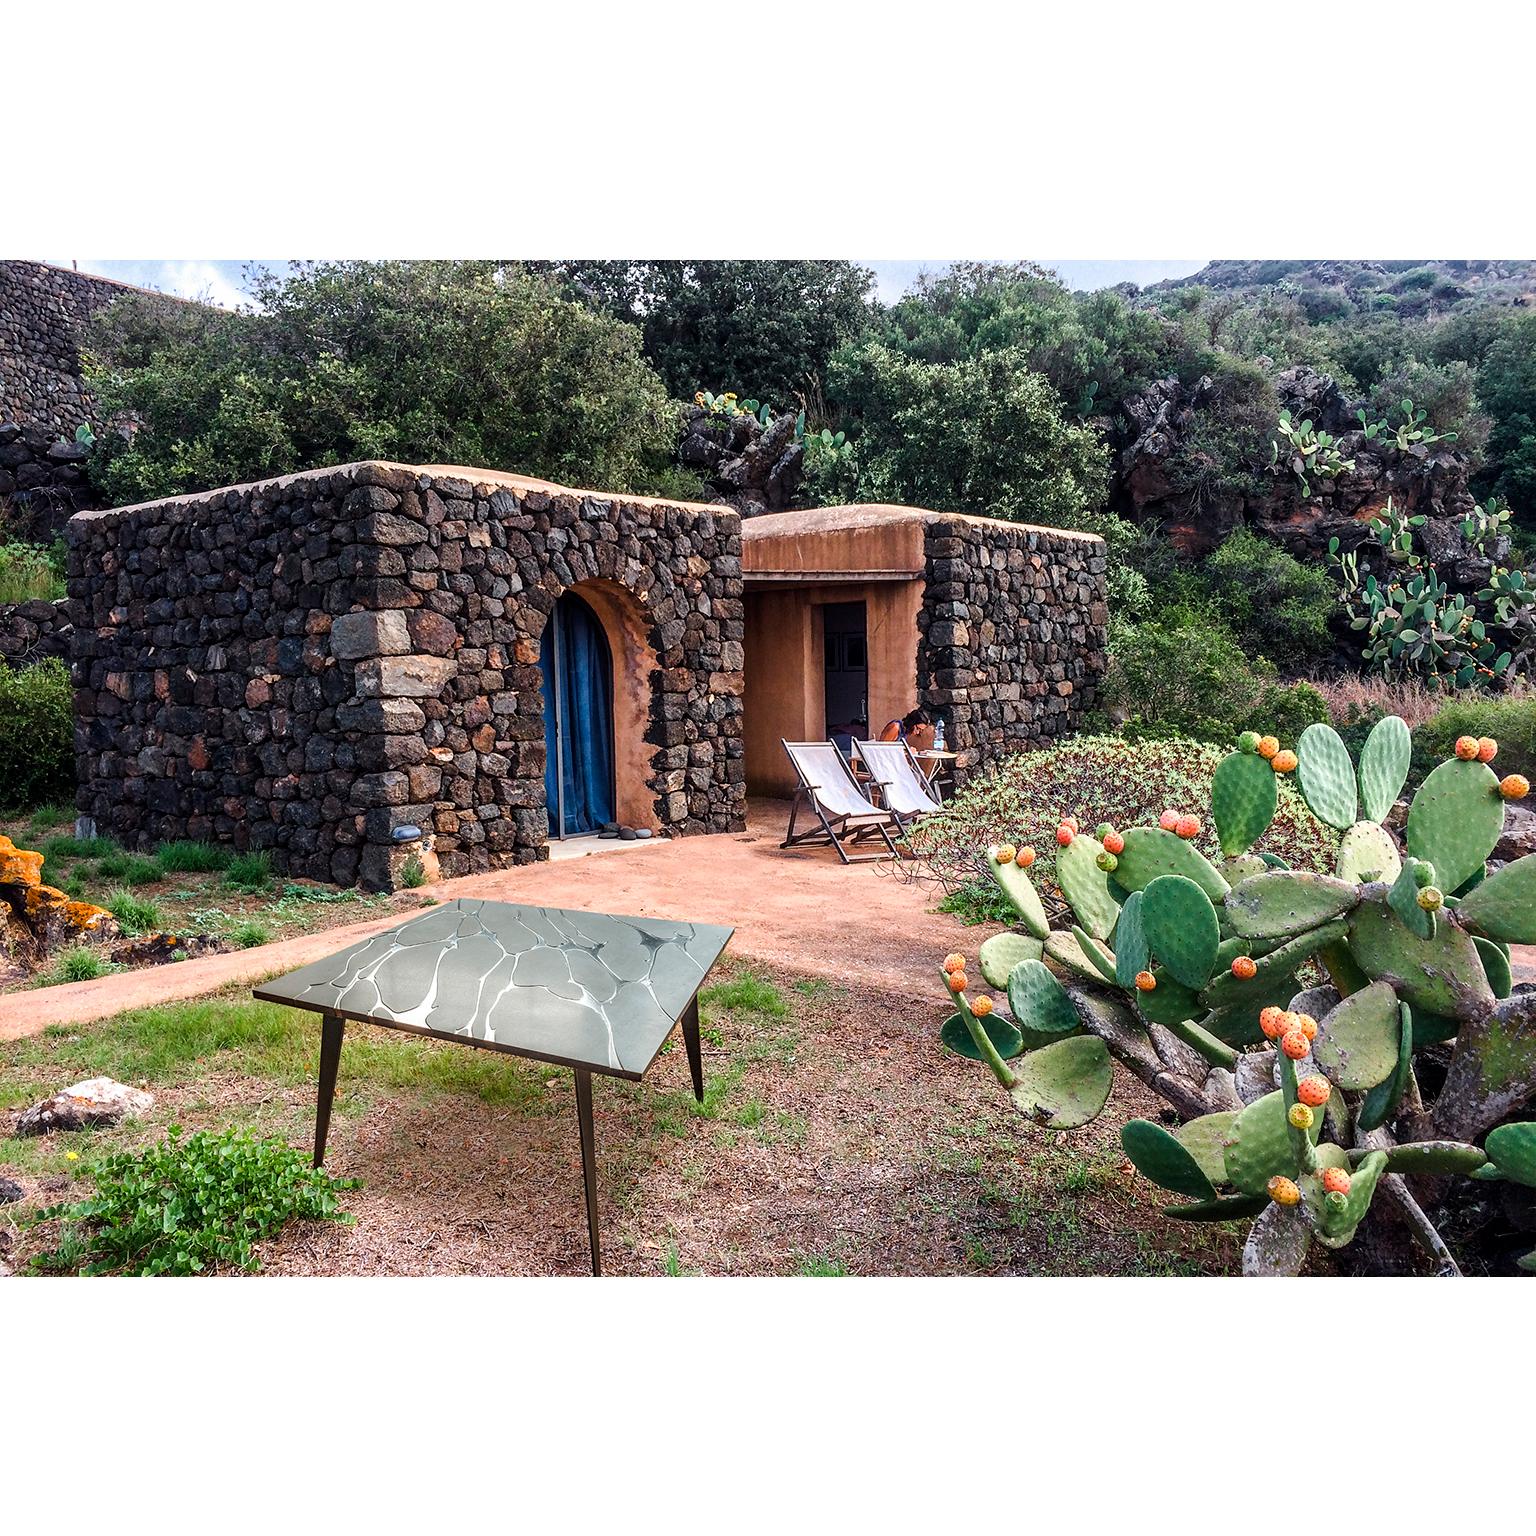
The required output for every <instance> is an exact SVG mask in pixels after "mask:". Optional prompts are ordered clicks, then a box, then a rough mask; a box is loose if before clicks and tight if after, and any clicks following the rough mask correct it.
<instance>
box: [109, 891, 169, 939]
mask: <svg viewBox="0 0 1536 1536" xmlns="http://www.w3.org/2000/svg"><path fill="white" fill-rule="evenodd" d="M106 908H107V911H108V912H110V913H111V914H112V916H113V917H115V918H116V919H117V921H118V926H119V927H120V928H121V929H122V930H123V932H124V933H126V934H127V935H128V936H129V937H130V938H131V937H133V936H135V935H137V934H141V933H159V932H160V930H161V929H162V928H164V927H165V919H164V917H162V916H161V914H160V908H159V907H157V906H156V905H155V904H154V902H152V901H146V900H145V899H144V898H143V897H142V896H135V895H134V894H133V892H132V891H130V890H129V889H128V888H127V887H126V886H119V887H118V888H117V889H116V890H115V891H113V892H112V893H111V895H109V896H108V897H107V901H106Z"/></svg>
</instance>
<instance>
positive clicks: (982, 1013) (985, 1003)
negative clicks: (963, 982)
mask: <svg viewBox="0 0 1536 1536" xmlns="http://www.w3.org/2000/svg"><path fill="white" fill-rule="evenodd" d="M971 1012H972V1013H974V1014H975V1015H976V1017H977V1018H978V1019H984V1018H986V1016H987V1015H988V1014H989V1013H991V1012H992V999H991V998H990V997H978V998H977V999H976V1001H975V1002H974V1003H972V1004H971Z"/></svg>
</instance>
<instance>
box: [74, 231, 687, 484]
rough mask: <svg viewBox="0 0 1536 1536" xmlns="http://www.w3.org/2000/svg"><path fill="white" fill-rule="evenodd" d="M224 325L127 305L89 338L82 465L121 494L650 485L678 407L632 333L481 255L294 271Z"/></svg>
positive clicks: (665, 471)
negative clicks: (453, 484) (489, 480)
mask: <svg viewBox="0 0 1536 1536" xmlns="http://www.w3.org/2000/svg"><path fill="white" fill-rule="evenodd" d="M254 297H255V300H256V304H257V306H258V307H257V308H256V309H255V310H254V311H251V312H241V313H238V314H229V313H226V312H223V311H219V310H213V309H208V308H203V307H200V306H192V305H167V304H165V303H164V302H163V301H156V300H154V299H148V298H141V297H137V296H134V295H129V296H126V297H124V298H123V299H120V300H118V302H117V303H115V304H113V305H112V306H111V307H110V308H108V309H107V310H105V311H104V312H103V313H102V314H101V315H100V316H98V317H97V319H96V321H95V322H94V324H93V326H92V328H91V332H90V335H89V339H88V351H89V356H88V362H87V376H88V378H89V381H90V383H91V387H92V388H93V389H94V391H95V392H96V395H97V397H98V399H99V400H100V401H101V403H102V408H103V411H104V413H105V414H106V416H107V418H108V419H109V420H113V419H128V420H132V421H134V422H136V423H137V427H136V429H135V430H134V431H133V433H132V435H131V437H123V436H119V435H118V434H116V433H110V432H108V433H102V434H100V437H99V439H98V441H99V443H100V445H101V452H100V457H99V459H98V461H97V463H96V466H95V469H94V473H95V475H96V477H97V479H98V481H99V483H100V484H101V486H102V489H103V490H104V491H105V493H106V494H107V495H108V496H110V497H111V498H113V499H114V500H117V501H134V500H141V499H146V498H149V497H154V496H165V495H172V494H176V493H178V492H182V491H189V490H198V489H207V488H209V487H212V486H216V485H227V484H232V483H236V482H239V481H245V480H252V479H258V478H261V477H262V476H266V475H274V474H283V473H287V472H289V471H293V470H299V469H309V468H315V467H318V466H320V465H324V464H335V463H345V462H348V461H350V460H355V459H362V458H386V459H398V460H401V461H403V462H406V463H429V464H430V463H459V464H473V465H482V466H485V467H486V468H492V469H505V470H513V471H517V472H519V473H523V474H530V475H537V476H542V477H545V478H548V479H552V480H558V481H563V482H566V483H575V484H582V485H592V486H599V487H602V488H604V489H612V490H643V489H651V488H656V489H664V488H666V486H665V482H666V481H667V479H668V478H669V476H673V477H675V473H676V472H675V471H674V470H672V469H671V468H670V465H671V456H672V451H673V447H674V444H675V440H676V421H677V408H676V407H675V406H674V405H673V404H672V402H671V401H669V399H668V397H667V393H666V390H665V388H664V387H663V385H662V383H661V381H660V379H659V378H657V376H656V374H655V372H654V371H653V370H652V369H651V367H650V366H649V365H648V364H647V363H646V361H645V359H644V358H643V357H642V356H641V352H640V333H639V332H638V331H637V330H636V329H635V328H634V327H633V326H629V325H625V324H623V323H621V322H619V321H617V320H614V319H612V318H611V317H609V316H607V315H604V314H599V313H596V312H595V311H593V310H592V309H590V308H588V307H587V306H586V305H584V304H580V303H576V302H574V301H572V300H571V299H569V298H566V297H565V296H564V295H563V294H562V293H561V291H560V289H559V285H558V283H556V281H555V280H554V279H553V278H551V277H548V276H540V275H535V274H530V273H527V272H525V271H523V270H522V269H521V268H519V267H515V266H506V265H502V264H498V263H492V262H435V261H421V262H412V261H393V262H357V261H348V262H327V263H307V264H304V265H301V266H299V267H298V268H296V269H295V270H294V271H292V272H291V273H290V274H289V275H287V276H283V277H279V276H276V275H273V274H271V273H263V274H260V275H259V276H258V277H257V279H256V281H255V284H254Z"/></svg>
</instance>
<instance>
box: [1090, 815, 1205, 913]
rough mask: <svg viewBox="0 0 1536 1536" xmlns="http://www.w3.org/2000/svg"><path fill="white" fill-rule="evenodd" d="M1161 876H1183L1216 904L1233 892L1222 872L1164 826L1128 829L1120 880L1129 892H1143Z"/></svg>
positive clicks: (1118, 869)
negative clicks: (1230, 891) (1142, 890)
mask: <svg viewBox="0 0 1536 1536" xmlns="http://www.w3.org/2000/svg"><path fill="white" fill-rule="evenodd" d="M1159 875H1183V876H1184V878H1185V879H1186V880H1193V881H1194V882H1195V884H1196V885H1198V886H1199V887H1200V889H1201V890H1202V891H1204V892H1205V894H1206V895H1207V896H1209V897H1210V899H1211V900H1212V901H1213V902H1214V901H1220V900H1221V899H1222V897H1223V896H1225V895H1226V894H1227V892H1228V891H1229V890H1230V889H1231V887H1230V886H1229V885H1228V884H1227V882H1226V881H1225V880H1224V879H1222V876H1221V872H1220V870H1218V869H1217V868H1216V866H1215V865H1214V864H1212V863H1211V861H1210V860H1209V859H1208V858H1206V857H1205V855H1204V854H1203V853H1201V852H1200V850H1199V849H1198V848H1196V847H1195V846H1194V845H1193V844H1191V843H1187V842H1185V840H1184V839H1183V838H1182V837H1178V836H1176V835H1175V834H1174V833H1172V832H1165V831H1163V829H1162V828H1161V827H1129V828H1127V829H1126V833H1125V850H1124V852H1122V853H1121V855H1120V864H1119V867H1118V868H1117V869H1116V870H1115V879H1116V881H1117V882H1118V883H1119V884H1120V885H1121V886H1122V887H1123V888H1124V889H1125V890H1127V891H1139V890H1141V889H1143V887H1145V886H1148V885H1151V883H1152V882H1153V881H1154V880H1156V879H1157V878H1158V876H1159Z"/></svg>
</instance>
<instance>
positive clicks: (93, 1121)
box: [15, 1077, 155, 1136]
mask: <svg viewBox="0 0 1536 1536" xmlns="http://www.w3.org/2000/svg"><path fill="white" fill-rule="evenodd" d="M154 1102H155V1096H154V1094H152V1093H147V1092H146V1091H145V1090H144V1089H142V1088H130V1087H129V1086H128V1085H127V1084H126V1083H119V1082H115V1081H114V1080H113V1079H112V1078H110V1077H92V1078H88V1079H87V1080H86V1081H85V1082H83V1083H76V1084H74V1085H73V1087H70V1088H62V1089H60V1090H59V1092H58V1093H56V1094H54V1096H53V1097H52V1098H51V1099H44V1100H42V1102H41V1103H38V1104H34V1105H33V1106H32V1107H31V1108H30V1109H25V1110H23V1111H22V1112H21V1115H20V1117H19V1118H18V1119H17V1121H16V1130H15V1134H16V1135H17V1136H47V1135H50V1134H51V1133H52V1132H54V1131H83V1130H86V1129H88V1128H91V1127H101V1126H108V1125H116V1124H117V1122H118V1121H119V1120H124V1119H129V1118H131V1117H135V1116H138V1115H143V1114H146V1113H148V1111H149V1110H150V1109H151V1108H153V1107H154Z"/></svg>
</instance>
